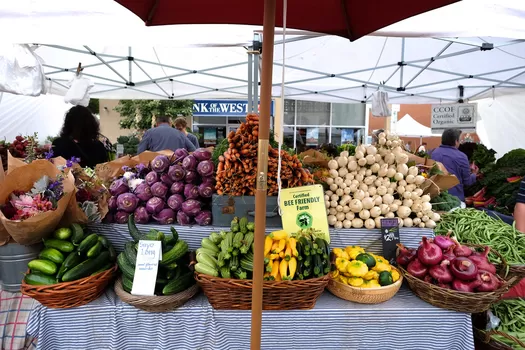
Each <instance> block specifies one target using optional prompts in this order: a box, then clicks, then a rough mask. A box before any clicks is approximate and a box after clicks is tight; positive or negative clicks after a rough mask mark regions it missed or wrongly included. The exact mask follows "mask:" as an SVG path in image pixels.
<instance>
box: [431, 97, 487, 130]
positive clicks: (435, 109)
mask: <svg viewBox="0 0 525 350" xmlns="http://www.w3.org/2000/svg"><path fill="white" fill-rule="evenodd" d="M476 121H477V104H475V103H463V104H441V105H432V120H431V128H432V130H433V131H443V130H444V129H450V128H458V129H461V130H462V131H475V130H476Z"/></svg>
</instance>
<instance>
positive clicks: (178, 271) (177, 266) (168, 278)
mask: <svg viewBox="0 0 525 350" xmlns="http://www.w3.org/2000/svg"><path fill="white" fill-rule="evenodd" d="M128 230H129V233H130V236H131V237H132V238H133V241H129V242H126V244H125V245H124V251H123V252H122V253H120V254H119V255H118V257H117V264H118V266H119V268H120V271H121V272H122V287H123V289H124V290H125V291H126V292H128V293H131V289H132V288H133V277H134V275H135V264H136V262H137V247H138V242H139V240H143V241H144V240H146V241H161V242H162V260H161V261H160V264H159V270H158V272H157V283H156V286H155V295H157V296H161V295H172V294H176V293H180V292H182V291H184V290H186V289H188V288H189V287H191V286H193V285H194V284H195V279H194V278H193V269H192V267H191V265H192V264H191V262H192V260H193V259H192V258H193V254H192V253H191V252H190V251H189V250H188V244H187V243H186V242H185V241H183V240H181V239H179V234H178V233H177V230H175V228H173V227H172V228H171V235H165V234H164V233H163V232H160V231H158V230H155V229H151V230H150V231H149V232H148V233H147V234H142V233H141V232H140V231H139V230H138V228H137V227H136V225H135V219H134V216H133V214H132V215H130V216H129V220H128Z"/></svg>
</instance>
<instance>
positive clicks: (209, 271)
mask: <svg viewBox="0 0 525 350" xmlns="http://www.w3.org/2000/svg"><path fill="white" fill-rule="evenodd" d="M195 271H197V272H198V273H202V274H203V275H208V276H213V277H219V271H217V269H214V268H213V267H210V266H208V265H205V264H201V263H196V264H195Z"/></svg>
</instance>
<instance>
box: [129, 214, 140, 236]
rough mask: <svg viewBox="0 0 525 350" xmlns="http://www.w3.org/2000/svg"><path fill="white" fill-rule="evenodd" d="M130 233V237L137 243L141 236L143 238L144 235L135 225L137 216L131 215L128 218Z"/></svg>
mask: <svg viewBox="0 0 525 350" xmlns="http://www.w3.org/2000/svg"><path fill="white" fill-rule="evenodd" d="M128 231H129V235H130V236H131V238H133V240H134V241H135V242H138V241H139V240H140V236H142V233H141V232H140V231H139V229H138V228H137V226H136V225H135V214H131V215H130V216H129V217H128Z"/></svg>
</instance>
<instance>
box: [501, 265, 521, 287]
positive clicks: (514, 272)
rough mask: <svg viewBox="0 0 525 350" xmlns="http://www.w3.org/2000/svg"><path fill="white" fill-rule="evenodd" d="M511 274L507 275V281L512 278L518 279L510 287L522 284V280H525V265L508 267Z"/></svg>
mask: <svg viewBox="0 0 525 350" xmlns="http://www.w3.org/2000/svg"><path fill="white" fill-rule="evenodd" d="M508 269H509V273H508V274H507V276H506V277H507V279H510V278H512V277H516V279H515V280H514V283H512V284H511V285H510V287H511V288H512V287H514V286H515V285H516V284H518V283H520V281H521V280H522V279H524V278H525V265H509V267H508Z"/></svg>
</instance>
